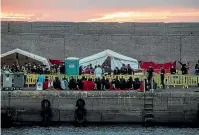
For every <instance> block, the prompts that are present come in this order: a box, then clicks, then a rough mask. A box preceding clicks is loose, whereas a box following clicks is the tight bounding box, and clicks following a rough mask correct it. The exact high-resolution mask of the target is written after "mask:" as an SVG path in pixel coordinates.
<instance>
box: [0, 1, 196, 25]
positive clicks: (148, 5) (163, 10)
mask: <svg viewBox="0 0 199 135" xmlns="http://www.w3.org/2000/svg"><path fill="white" fill-rule="evenodd" d="M0 17H1V20H12V21H72V22H199V0H1V14H0Z"/></svg>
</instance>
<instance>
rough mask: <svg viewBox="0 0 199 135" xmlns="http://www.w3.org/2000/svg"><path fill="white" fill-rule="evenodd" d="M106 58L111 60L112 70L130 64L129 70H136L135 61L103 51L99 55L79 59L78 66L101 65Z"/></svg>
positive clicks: (136, 62)
mask: <svg viewBox="0 0 199 135" xmlns="http://www.w3.org/2000/svg"><path fill="white" fill-rule="evenodd" d="M108 57H110V58H111V69H112V70H114V69H115V67H118V68H121V67H122V64H125V65H127V64H130V66H131V68H133V69H138V61H137V60H136V59H133V58H130V57H127V56H124V55H121V54H119V53H116V52H114V51H111V50H105V51H102V52H100V53H97V54H94V55H91V56H88V57H85V58H83V59H80V62H79V64H80V65H81V66H87V65H89V64H92V66H96V65H102V64H103V63H104V62H105V60H106V59H107V58H108Z"/></svg>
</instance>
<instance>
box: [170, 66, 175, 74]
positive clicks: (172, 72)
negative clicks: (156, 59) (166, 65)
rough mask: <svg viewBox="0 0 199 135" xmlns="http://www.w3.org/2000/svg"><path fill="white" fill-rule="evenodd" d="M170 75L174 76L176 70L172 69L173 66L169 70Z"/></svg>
mask: <svg viewBox="0 0 199 135" xmlns="http://www.w3.org/2000/svg"><path fill="white" fill-rule="evenodd" d="M170 74H172V75H174V74H176V69H175V68H174V67H173V65H172V66H171V68H170Z"/></svg>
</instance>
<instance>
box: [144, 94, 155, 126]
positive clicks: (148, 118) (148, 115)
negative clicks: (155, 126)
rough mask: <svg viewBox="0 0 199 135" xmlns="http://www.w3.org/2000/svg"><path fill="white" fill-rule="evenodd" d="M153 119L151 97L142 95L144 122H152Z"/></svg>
mask: <svg viewBox="0 0 199 135" xmlns="http://www.w3.org/2000/svg"><path fill="white" fill-rule="evenodd" d="M153 121H154V114H153V97H146V95H145V96H144V123H145V124H148V123H152V122H153Z"/></svg>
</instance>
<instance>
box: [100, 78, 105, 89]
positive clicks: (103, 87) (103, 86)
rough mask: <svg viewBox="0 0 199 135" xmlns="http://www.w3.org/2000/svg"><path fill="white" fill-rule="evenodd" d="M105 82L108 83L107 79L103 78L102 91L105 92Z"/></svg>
mask: <svg viewBox="0 0 199 135" xmlns="http://www.w3.org/2000/svg"><path fill="white" fill-rule="evenodd" d="M105 82H106V79H105V77H104V76H103V77H102V79H101V89H102V90H105Z"/></svg>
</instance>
